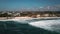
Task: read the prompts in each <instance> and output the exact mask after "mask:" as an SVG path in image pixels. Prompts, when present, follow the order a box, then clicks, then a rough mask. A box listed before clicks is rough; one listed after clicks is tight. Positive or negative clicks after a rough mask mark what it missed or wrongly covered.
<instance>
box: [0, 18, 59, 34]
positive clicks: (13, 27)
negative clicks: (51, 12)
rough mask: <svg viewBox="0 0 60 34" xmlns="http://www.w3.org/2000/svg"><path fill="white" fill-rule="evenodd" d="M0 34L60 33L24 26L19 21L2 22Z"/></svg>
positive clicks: (0, 23)
mask: <svg viewBox="0 0 60 34" xmlns="http://www.w3.org/2000/svg"><path fill="white" fill-rule="evenodd" d="M48 20H49V19H48ZM50 20H51V19H50ZM57 20H59V19H57ZM26 21H27V22H29V23H30V22H36V21H41V20H40V19H33V20H26ZM42 21H43V20H42ZM44 21H45V20H44ZM0 34H60V33H59V32H56V31H49V30H45V29H43V28H37V27H34V26H31V25H29V24H28V23H26V24H23V23H20V22H17V21H0Z"/></svg>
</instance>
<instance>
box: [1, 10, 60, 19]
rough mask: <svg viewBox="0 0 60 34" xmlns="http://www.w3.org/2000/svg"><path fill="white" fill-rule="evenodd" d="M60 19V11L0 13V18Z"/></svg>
mask: <svg viewBox="0 0 60 34" xmlns="http://www.w3.org/2000/svg"><path fill="white" fill-rule="evenodd" d="M25 16H27V17H34V18H37V17H60V11H6V12H4V11H0V17H25Z"/></svg>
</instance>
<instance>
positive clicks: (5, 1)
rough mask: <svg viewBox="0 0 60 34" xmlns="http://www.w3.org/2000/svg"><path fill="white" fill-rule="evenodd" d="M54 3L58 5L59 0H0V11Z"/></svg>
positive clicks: (59, 4) (53, 4) (59, 3)
mask: <svg viewBox="0 0 60 34" xmlns="http://www.w3.org/2000/svg"><path fill="white" fill-rule="evenodd" d="M55 5H56V6H59V7H60V0H0V11H1V10H11V11H12V10H22V9H23V8H25V9H27V8H29V9H31V8H39V7H40V8H42V7H44V6H55Z"/></svg>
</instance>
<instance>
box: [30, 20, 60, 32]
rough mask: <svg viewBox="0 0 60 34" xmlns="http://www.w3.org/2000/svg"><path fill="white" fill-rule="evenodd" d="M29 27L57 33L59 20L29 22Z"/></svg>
mask: <svg viewBox="0 0 60 34" xmlns="http://www.w3.org/2000/svg"><path fill="white" fill-rule="evenodd" d="M29 25H32V26H35V27H38V28H43V29H46V30H50V31H57V32H60V20H44V21H36V22H31V23H29Z"/></svg>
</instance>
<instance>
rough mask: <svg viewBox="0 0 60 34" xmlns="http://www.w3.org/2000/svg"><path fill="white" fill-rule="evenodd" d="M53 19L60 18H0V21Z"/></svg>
mask: <svg viewBox="0 0 60 34" xmlns="http://www.w3.org/2000/svg"><path fill="white" fill-rule="evenodd" d="M53 18H58V19H59V18H60V17H40V18H32V17H8V18H7V17H0V21H4V20H5V21H6V20H30V19H53Z"/></svg>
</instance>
